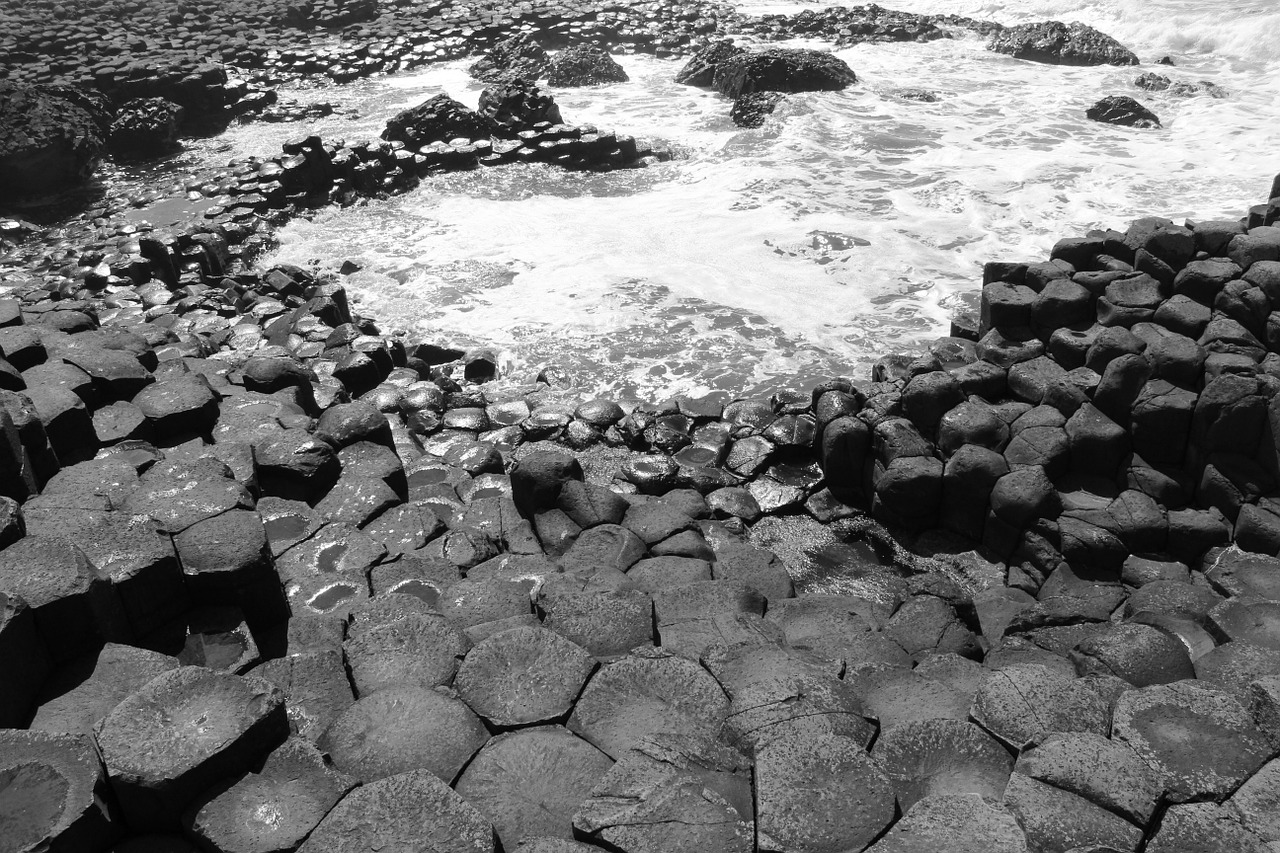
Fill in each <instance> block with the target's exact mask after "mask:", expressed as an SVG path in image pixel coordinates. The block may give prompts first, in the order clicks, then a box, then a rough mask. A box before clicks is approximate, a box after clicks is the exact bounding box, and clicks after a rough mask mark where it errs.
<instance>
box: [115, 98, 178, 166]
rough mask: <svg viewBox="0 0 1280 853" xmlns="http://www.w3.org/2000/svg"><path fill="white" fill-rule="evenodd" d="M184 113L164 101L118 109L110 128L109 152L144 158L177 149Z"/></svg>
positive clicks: (149, 100) (140, 101) (142, 100)
mask: <svg viewBox="0 0 1280 853" xmlns="http://www.w3.org/2000/svg"><path fill="white" fill-rule="evenodd" d="M185 113H186V110H184V109H183V108H182V107H181V106H179V105H178V104H175V103H173V102H172V101H166V100H165V99H164V98H137V99H135V100H132V101H129V102H128V103H126V104H124V105H122V106H121V107H120V110H119V111H118V112H117V113H116V120H115V121H114V122H112V124H111V138H110V143H111V150H112V151H113V152H114V153H115V154H117V155H124V156H147V155H152V154H159V153H163V152H165V151H169V150H172V149H173V148H176V147H177V145H178V130H179V128H180V127H181V126H182V118H183V115H184V114H185Z"/></svg>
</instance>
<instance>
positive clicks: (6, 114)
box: [0, 83, 106, 195]
mask: <svg viewBox="0 0 1280 853" xmlns="http://www.w3.org/2000/svg"><path fill="white" fill-rule="evenodd" d="M104 118H105V116H104V115H103V113H101V112H99V111H97V110H95V109H93V102H92V101H90V100H89V99H88V96H82V97H76V96H75V94H74V93H73V92H70V91H65V90H60V89H56V88H52V87H44V86H24V85H21V84H18V83H0V186H3V187H4V188H5V190H6V193H16V194H18V195H35V194H39V193H47V192H53V191H56V190H61V189H65V188H67V187H70V186H74V185H76V184H78V183H80V182H81V181H84V180H86V179H87V178H88V177H89V175H91V174H92V173H93V169H94V167H95V166H96V165H97V163H98V158H99V156H100V155H101V153H102V148H103V145H104V144H105V143H106V134H105V132H104V131H105V128H104V127H103V120H104Z"/></svg>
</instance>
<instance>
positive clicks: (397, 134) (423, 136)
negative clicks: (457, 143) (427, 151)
mask: <svg viewBox="0 0 1280 853" xmlns="http://www.w3.org/2000/svg"><path fill="white" fill-rule="evenodd" d="M382 138H383V139H386V140H388V141H397V140H398V141H400V142H403V143H404V144H405V146H406V147H409V148H418V147H419V146H422V145H426V144H427V143H429V142H448V141H449V140H450V139H458V138H463V139H488V138H489V126H488V124H487V123H486V122H485V120H484V119H483V118H482V117H481V116H479V115H478V114H477V113H476V112H475V111H473V110H470V109H468V108H467V107H465V106H463V105H462V104H460V103H458V102H457V101H455V100H454V99H453V98H450V97H449V96H448V95H436V96H435V97H434V98H431V99H430V100H427V101H425V102H423V103H421V104H418V106H416V107H413V108H411V109H407V110H403V111H401V112H399V113H396V115H395V116H394V117H393V118H392V119H391V120H390V121H389V122H387V127H386V129H385V130H384V131H382Z"/></svg>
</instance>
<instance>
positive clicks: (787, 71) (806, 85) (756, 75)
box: [713, 47, 858, 98]
mask: <svg viewBox="0 0 1280 853" xmlns="http://www.w3.org/2000/svg"><path fill="white" fill-rule="evenodd" d="M857 82H858V76H857V75H856V74H854V73H853V69H851V68H850V67H849V66H848V64H846V63H845V61H844V60H843V59H840V58H838V57H836V56H834V55H833V54H830V53H826V52H824V51H820V50H808V49H802V48H782V47H773V48H769V49H767V50H762V51H759V52H752V53H739V54H735V55H733V56H730V57H728V58H727V59H725V60H724V61H723V62H721V63H720V65H719V67H718V68H717V70H716V73H715V79H714V80H713V85H714V86H715V88H716V91H718V92H719V93H720V94H722V95H728V96H729V97H730V98H738V97H740V96H742V95H745V94H749V93H751V92H762V91H763V92H831V91H838V90H840V89H844V88H845V87H846V86H850V85H852V84H854V83H857Z"/></svg>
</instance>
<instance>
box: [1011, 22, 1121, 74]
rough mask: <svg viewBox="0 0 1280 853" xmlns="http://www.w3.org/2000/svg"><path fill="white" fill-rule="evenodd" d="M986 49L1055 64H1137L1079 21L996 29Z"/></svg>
mask: <svg viewBox="0 0 1280 853" xmlns="http://www.w3.org/2000/svg"><path fill="white" fill-rule="evenodd" d="M987 49H988V50H994V51H996V52H997V53H1005V54H1008V55H1010V56H1013V57H1016V58H1017V59H1029V60H1031V61H1033V62H1047V63H1050V64H1055V65H1137V64H1138V57H1137V56H1135V55H1134V53H1133V51H1131V50H1129V49H1128V48H1126V47H1125V46H1124V45H1122V44H1120V43H1119V42H1117V41H1116V40H1115V39H1113V38H1111V37H1110V36H1108V35H1107V34H1106V33H1101V32H1098V31H1097V30H1095V29H1093V28H1092V27H1087V26H1085V25H1084V24H1081V23H1079V22H1072V23H1071V24H1063V23H1061V22H1060V21H1044V22H1042V23H1036V24H1020V25H1018V26H1016V27H1006V28H1004V29H1002V30H999V31H997V32H996V33H994V34H993V35H992V36H991V39H990V41H988V42H987Z"/></svg>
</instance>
